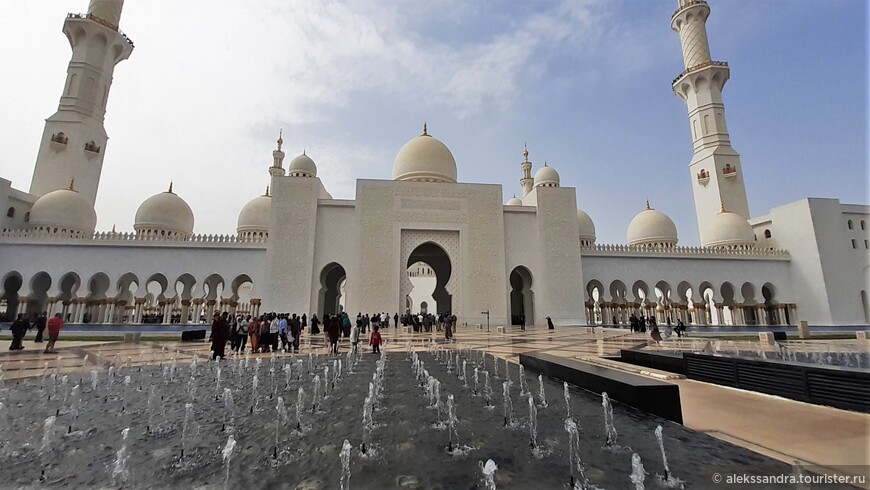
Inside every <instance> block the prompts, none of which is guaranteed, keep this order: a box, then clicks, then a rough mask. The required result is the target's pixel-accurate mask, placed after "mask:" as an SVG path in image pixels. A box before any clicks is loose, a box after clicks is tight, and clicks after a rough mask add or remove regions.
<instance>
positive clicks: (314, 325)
mask: <svg viewBox="0 0 870 490" xmlns="http://www.w3.org/2000/svg"><path fill="white" fill-rule="evenodd" d="M302 318H303V320H302V322H303V323H305V320H304V318H305V315H304V314H303V315H302ZM319 333H320V320H318V319H317V314H316V313H315V314H314V315H311V335H317V334H319Z"/></svg>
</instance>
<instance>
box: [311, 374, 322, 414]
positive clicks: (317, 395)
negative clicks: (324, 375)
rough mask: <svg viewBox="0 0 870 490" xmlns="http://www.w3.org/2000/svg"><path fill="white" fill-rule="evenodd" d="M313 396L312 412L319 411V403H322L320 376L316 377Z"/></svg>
mask: <svg viewBox="0 0 870 490" xmlns="http://www.w3.org/2000/svg"><path fill="white" fill-rule="evenodd" d="M312 393H313V395H312V397H311V411H312V412H316V411H317V403H318V402H319V401H320V375H319V374H315V375H314V391H312Z"/></svg>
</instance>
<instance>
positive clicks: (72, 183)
mask: <svg viewBox="0 0 870 490" xmlns="http://www.w3.org/2000/svg"><path fill="white" fill-rule="evenodd" d="M67 190H69V191H75V190H76V179H75V177H73V178H71V179H69V187H67Z"/></svg>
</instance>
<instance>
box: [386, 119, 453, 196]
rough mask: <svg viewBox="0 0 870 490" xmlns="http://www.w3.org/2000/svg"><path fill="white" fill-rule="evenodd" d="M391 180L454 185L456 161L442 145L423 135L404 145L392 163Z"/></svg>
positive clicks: (426, 134)
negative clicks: (449, 183)
mask: <svg viewBox="0 0 870 490" xmlns="http://www.w3.org/2000/svg"><path fill="white" fill-rule="evenodd" d="M393 180H407V181H412V182H451V183H456V160H454V159H453V154H452V153H450V150H449V149H447V146H445V145H444V143H442V142H440V141H438V140H437V139H435V138H433V137H432V136H429V133H428V132H427V131H426V125H423V134H421V135H420V136H417V137H416V138H414V139H412V140H411V141H409V142H407V143H405V146H403V147H402V149H401V150H399V153H398V154H396V161H395V163H393Z"/></svg>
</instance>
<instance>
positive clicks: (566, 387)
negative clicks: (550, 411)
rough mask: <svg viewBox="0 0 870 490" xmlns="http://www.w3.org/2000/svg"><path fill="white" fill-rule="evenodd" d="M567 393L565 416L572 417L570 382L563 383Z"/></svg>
mask: <svg viewBox="0 0 870 490" xmlns="http://www.w3.org/2000/svg"><path fill="white" fill-rule="evenodd" d="M562 389H563V391H564V394H565V416H566V417H568V418H569V419H570V418H571V393H570V392H569V391H568V382H567V381H565V384H563V385H562Z"/></svg>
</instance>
